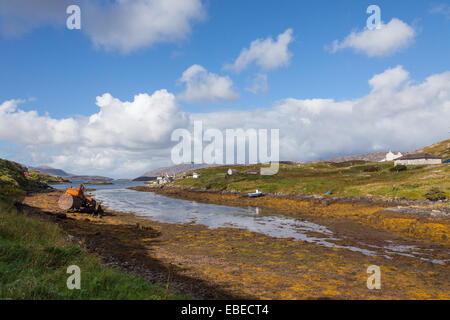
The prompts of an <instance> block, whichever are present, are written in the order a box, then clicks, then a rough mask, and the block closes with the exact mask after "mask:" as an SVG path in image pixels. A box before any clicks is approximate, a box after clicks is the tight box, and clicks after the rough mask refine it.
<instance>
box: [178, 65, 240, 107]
mask: <svg viewBox="0 0 450 320" xmlns="http://www.w3.org/2000/svg"><path fill="white" fill-rule="evenodd" d="M179 81H180V82H182V83H184V84H185V85H186V89H185V91H184V92H182V93H181V94H179V96H178V97H179V98H180V99H182V100H184V101H187V102H189V103H214V102H217V101H219V100H237V99H238V98H239V95H238V94H237V93H235V92H234V90H233V81H232V80H231V79H230V78H229V77H227V76H225V77H221V76H218V75H217V74H214V73H211V72H208V71H207V70H206V69H205V68H203V67H202V66H200V65H198V64H194V65H192V66H190V67H189V68H188V69H186V70H185V71H184V72H183V75H182V76H181V78H180V79H179Z"/></svg>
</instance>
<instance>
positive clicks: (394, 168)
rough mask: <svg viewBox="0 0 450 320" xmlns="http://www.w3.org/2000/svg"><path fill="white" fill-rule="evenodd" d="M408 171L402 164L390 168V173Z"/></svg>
mask: <svg viewBox="0 0 450 320" xmlns="http://www.w3.org/2000/svg"><path fill="white" fill-rule="evenodd" d="M406 169H408V168H407V167H406V166H405V165H403V164H400V165H398V166H395V167H392V168H390V169H389V171H391V172H400V171H405V170H406Z"/></svg>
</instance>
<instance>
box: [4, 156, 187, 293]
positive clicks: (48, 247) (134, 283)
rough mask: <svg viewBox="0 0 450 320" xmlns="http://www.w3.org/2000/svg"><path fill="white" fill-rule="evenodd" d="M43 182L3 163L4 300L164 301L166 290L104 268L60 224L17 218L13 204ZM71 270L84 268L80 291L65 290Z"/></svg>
mask: <svg viewBox="0 0 450 320" xmlns="http://www.w3.org/2000/svg"><path fill="white" fill-rule="evenodd" d="M41 178H42V177H40V175H39V176H36V175H34V176H33V175H31V176H30V177H29V178H26V177H25V176H24V175H23V169H22V167H21V166H20V165H19V164H17V163H14V162H9V161H6V160H1V159H0V299H165V298H166V290H165V289H164V288H163V286H158V285H154V284H151V283H149V282H148V281H146V280H144V279H142V278H139V277H136V276H133V275H130V274H127V273H124V272H122V271H120V270H119V269H116V268H109V267H106V266H104V265H103V264H102V262H101V261H100V259H99V258H98V257H96V256H95V255H93V254H90V253H89V252H88V251H87V250H85V249H84V248H82V247H81V246H80V245H78V243H74V242H72V241H71V240H70V239H69V238H68V235H67V234H66V233H65V232H64V231H63V230H62V229H60V228H59V227H58V226H57V225H56V224H54V223H51V222H49V221H43V220H40V219H37V218H33V217H29V216H27V215H25V214H23V213H18V212H17V210H16V208H15V206H14V204H17V203H18V202H20V201H21V200H22V198H23V196H24V195H25V194H26V192H28V191H33V190H36V189H39V188H43V187H45V184H44V183H43V181H42V179H41ZM70 265H77V266H78V267H80V270H81V289H80V290H76V289H75V290H69V289H68V288H67V285H66V282H67V279H68V277H69V276H70V274H67V267H69V266H70ZM171 298H178V297H171Z"/></svg>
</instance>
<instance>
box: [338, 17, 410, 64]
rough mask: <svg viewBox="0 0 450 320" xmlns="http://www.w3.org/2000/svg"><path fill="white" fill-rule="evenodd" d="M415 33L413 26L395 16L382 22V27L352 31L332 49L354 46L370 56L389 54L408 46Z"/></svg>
mask: <svg viewBox="0 0 450 320" xmlns="http://www.w3.org/2000/svg"><path fill="white" fill-rule="evenodd" d="M415 35H416V31H415V30H414V29H413V28H412V27H411V26H409V25H408V24H407V23H405V22H403V21H401V20H399V19H396V18H394V19H392V20H391V21H390V22H389V23H388V24H382V25H381V28H380V29H374V30H369V29H364V30H363V31H360V32H352V33H350V34H349V35H348V36H347V37H346V38H345V39H344V40H343V41H341V42H339V41H338V40H335V41H334V42H333V44H332V47H331V49H330V50H331V52H332V53H335V52H337V51H339V50H342V49H345V48H353V49H354V50H356V51H357V52H363V53H365V54H367V55H368V56H369V57H381V56H388V55H392V54H394V53H396V52H398V51H399V50H401V49H403V48H406V47H408V46H409V45H410V44H411V43H412V41H413V40H414V37H415Z"/></svg>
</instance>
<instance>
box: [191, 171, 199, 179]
mask: <svg viewBox="0 0 450 320" xmlns="http://www.w3.org/2000/svg"><path fill="white" fill-rule="evenodd" d="M198 177H200V175H199V174H198V173H196V172H194V173H193V174H192V178H194V179H198Z"/></svg>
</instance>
